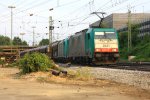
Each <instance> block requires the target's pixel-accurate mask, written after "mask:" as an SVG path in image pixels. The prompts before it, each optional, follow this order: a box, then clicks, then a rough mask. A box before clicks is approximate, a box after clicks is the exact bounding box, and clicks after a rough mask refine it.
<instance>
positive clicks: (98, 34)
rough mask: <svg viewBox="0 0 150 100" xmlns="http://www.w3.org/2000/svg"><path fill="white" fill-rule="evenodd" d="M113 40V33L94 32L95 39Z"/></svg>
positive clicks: (114, 35) (114, 36)
mask: <svg viewBox="0 0 150 100" xmlns="http://www.w3.org/2000/svg"><path fill="white" fill-rule="evenodd" d="M103 38H105V39H115V38H116V34H115V32H95V39H103Z"/></svg>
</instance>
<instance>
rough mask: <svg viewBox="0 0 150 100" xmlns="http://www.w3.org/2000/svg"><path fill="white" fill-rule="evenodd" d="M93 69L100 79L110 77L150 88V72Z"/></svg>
mask: <svg viewBox="0 0 150 100" xmlns="http://www.w3.org/2000/svg"><path fill="white" fill-rule="evenodd" d="M91 71H92V74H93V75H94V76H95V77H96V78H98V79H108V80H112V81H115V82H119V83H126V84H129V85H133V86H136V87H140V88H143V89H148V90H150V72H144V71H133V70H121V69H108V68H93V69H92V70H91Z"/></svg>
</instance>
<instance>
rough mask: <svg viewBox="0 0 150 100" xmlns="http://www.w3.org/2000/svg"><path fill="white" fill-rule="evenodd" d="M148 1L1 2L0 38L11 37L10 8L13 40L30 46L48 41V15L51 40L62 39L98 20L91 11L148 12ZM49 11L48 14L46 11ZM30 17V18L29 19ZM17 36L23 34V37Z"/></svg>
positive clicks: (44, 0)
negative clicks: (50, 22)
mask: <svg viewBox="0 0 150 100" xmlns="http://www.w3.org/2000/svg"><path fill="white" fill-rule="evenodd" d="M149 5H150V2H149V0H1V1H0V12H1V13H0V35H4V36H8V37H11V27H10V26H11V24H10V23H11V13H10V11H11V9H10V8H8V6H15V8H13V9H12V11H13V37H15V36H18V37H20V38H21V39H23V40H25V41H27V43H28V44H30V45H32V42H33V28H32V27H35V28H34V31H35V43H36V44H38V43H39V41H40V40H42V39H48V32H49V31H48V26H49V16H52V18H53V25H54V30H53V41H56V40H62V39H64V38H67V37H69V36H70V35H73V34H74V33H75V32H78V31H80V30H83V29H85V28H88V27H89V24H92V23H94V22H95V21H97V20H99V18H98V17H97V16H96V15H93V14H91V13H92V12H105V13H106V14H105V15H104V16H105V17H106V16H108V15H110V14H112V13H127V12H128V9H129V8H130V10H131V12H132V13H150V8H149ZM51 8H53V10H51V11H49V9H51ZM31 15H32V16H31ZM20 33H25V34H24V35H23V37H22V36H21V35H20Z"/></svg>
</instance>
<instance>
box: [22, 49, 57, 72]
mask: <svg viewBox="0 0 150 100" xmlns="http://www.w3.org/2000/svg"><path fill="white" fill-rule="evenodd" d="M54 66H55V65H54V63H53V61H52V60H50V59H49V57H48V56H47V55H45V54H41V53H37V52H35V53H32V54H29V53H27V54H25V56H24V57H23V58H22V59H20V61H19V68H20V69H22V73H30V72H37V71H47V70H48V69H49V68H52V67H54Z"/></svg>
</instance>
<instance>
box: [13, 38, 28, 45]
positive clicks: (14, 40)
mask: <svg viewBox="0 0 150 100" xmlns="http://www.w3.org/2000/svg"><path fill="white" fill-rule="evenodd" d="M13 45H28V44H27V42H26V41H22V40H21V39H20V38H19V37H14V39H13Z"/></svg>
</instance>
